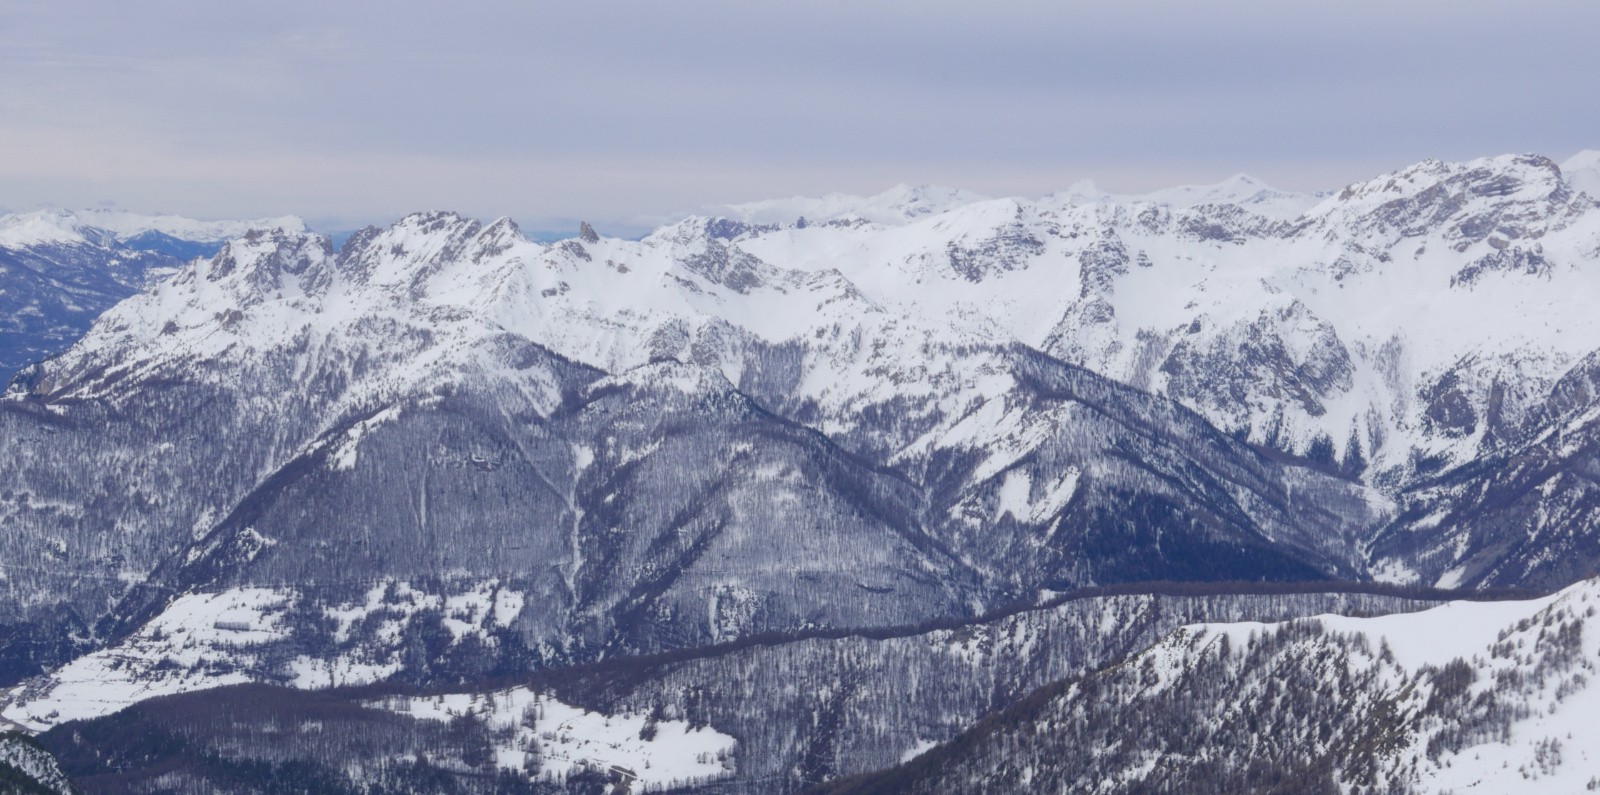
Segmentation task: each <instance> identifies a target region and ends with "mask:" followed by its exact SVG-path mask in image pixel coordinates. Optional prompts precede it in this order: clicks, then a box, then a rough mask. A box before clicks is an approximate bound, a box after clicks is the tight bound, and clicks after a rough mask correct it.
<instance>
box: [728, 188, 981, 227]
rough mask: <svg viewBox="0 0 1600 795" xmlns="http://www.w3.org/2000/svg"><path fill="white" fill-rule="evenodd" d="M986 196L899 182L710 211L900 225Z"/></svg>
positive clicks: (754, 218)
mask: <svg viewBox="0 0 1600 795" xmlns="http://www.w3.org/2000/svg"><path fill="white" fill-rule="evenodd" d="M986 198H987V197H986V196H982V195H979V194H977V193H973V192H971V191H966V190H961V189H959V188H946V187H940V186H936V185H915V186H913V185H906V184H901V185H896V186H894V187H892V188H890V189H888V190H886V191H884V192H882V193H879V194H877V195H875V196H852V195H848V194H843V193H830V194H827V195H826V196H821V197H806V196H795V197H793V198H789V199H773V200H768V201H760V202H752V203H748V204H735V205H729V206H726V207H717V208H711V209H710V213H711V214H713V215H719V216H723V217H726V218H730V219H733V220H737V221H742V222H744V223H749V224H779V225H788V224H793V223H795V222H796V221H797V220H798V219H800V218H804V219H805V220H806V222H807V223H810V224H818V223H830V222H831V223H848V222H852V221H866V222H868V223H874V224H881V225H884V226H901V225H904V224H906V223H909V222H911V221H915V220H917V219H920V218H926V217H928V216H931V215H938V214H941V213H946V212H949V211H951V210H953V209H956V208H958V207H962V206H965V205H968V204H972V203H974V202H980V201H983V200H985V199H986Z"/></svg>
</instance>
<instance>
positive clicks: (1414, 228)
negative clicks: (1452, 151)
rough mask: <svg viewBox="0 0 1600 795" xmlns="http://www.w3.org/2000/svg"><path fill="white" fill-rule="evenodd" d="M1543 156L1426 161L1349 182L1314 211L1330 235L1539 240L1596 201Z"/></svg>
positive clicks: (1459, 243) (1459, 242)
mask: <svg viewBox="0 0 1600 795" xmlns="http://www.w3.org/2000/svg"><path fill="white" fill-rule="evenodd" d="M1576 198H1577V196H1576V194H1574V192H1573V191H1572V189H1571V187H1570V186H1569V185H1568V184H1567V182H1566V180H1565V179H1564V178H1563V177H1562V174H1561V168H1560V167H1559V166H1557V165H1556V164H1555V162H1554V161H1552V160H1550V158H1547V157H1544V156H1542V155H1501V156H1498V157H1488V158H1480V159H1478V160H1472V161H1468V162H1465V163H1446V162H1443V161H1439V160H1425V161H1423V162H1421V163H1418V164H1416V165H1414V166H1411V167H1409V168H1406V169H1402V170H1400V171H1396V172H1393V173H1390V174H1386V175H1383V176H1381V177H1378V178H1376V179H1373V180H1368V181H1365V182H1358V183H1355V184H1352V185H1350V186H1348V187H1346V188H1345V189H1344V190H1342V191H1340V192H1339V193H1338V194H1337V195H1336V196H1334V197H1333V198H1331V199H1329V200H1327V201H1325V202H1323V203H1322V204H1321V205H1318V206H1317V207H1316V208H1314V209H1313V210H1312V211H1311V212H1310V213H1308V222H1309V223H1310V224H1311V225H1312V226H1313V227H1320V228H1321V229H1322V230H1323V231H1324V232H1325V233H1326V234H1328V235H1337V234H1341V233H1345V230H1355V231H1363V232H1377V233H1381V234H1383V235H1385V236H1386V237H1388V238H1389V239H1390V242H1398V240H1399V239H1403V238H1414V237H1425V236H1432V235H1435V234H1437V235H1440V236H1442V237H1443V238H1444V239H1445V241H1446V242H1448V243H1450V244H1451V245H1452V246H1453V247H1455V248H1456V250H1457V251H1462V250H1465V249H1466V248H1467V247H1468V246H1470V245H1472V244H1474V243H1478V242H1482V241H1484V240H1488V239H1491V238H1492V239H1496V240H1500V241H1501V242H1502V243H1503V242H1504V241H1507V240H1518V239H1523V238H1531V239H1537V238H1539V237H1543V236H1544V235H1545V234H1546V233H1547V232H1550V231H1553V230H1556V229H1561V228H1563V227H1565V226H1566V225H1567V223H1569V222H1570V221H1571V220H1572V218H1573V217H1575V216H1576V215H1577V214H1579V213H1581V212H1582V211H1584V210H1586V209H1589V208H1590V207H1591V206H1592V202H1587V201H1585V202H1575V201H1574V200H1575V199H1576Z"/></svg>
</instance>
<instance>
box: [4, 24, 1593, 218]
mask: <svg viewBox="0 0 1600 795" xmlns="http://www.w3.org/2000/svg"><path fill="white" fill-rule="evenodd" d="M7 17H8V19H7V21H6V24H5V25H4V26H3V28H0V146H3V147H4V150H5V151H6V152H8V153H10V154H11V156H10V157H8V158H5V159H4V162H3V164H0V185H3V186H4V188H0V205H7V206H11V207H17V208H26V207H30V206H36V205H39V204H42V203H52V204H59V205H68V206H87V205H94V204H98V203H100V202H102V201H107V200H110V201H115V202H117V203H119V204H121V205H122V206H125V207H129V208H134V209H140V210H166V211H172V212H182V213H187V214H192V215H199V216H213V217H214V216H243V215H249V216H257V215H268V214H276V213H282V212H296V213H300V214H302V215H305V216H308V217H310V218H313V219H324V223H325V224H329V225H341V224H353V223H358V222H365V221H369V220H380V219H384V218H388V217H392V216H394V215H397V214H399V213H403V212H406V211H409V210H413V209H419V208H427V207H452V208H456V209H461V210H463V211H466V212H471V213H475V214H480V215H501V214H509V215H513V216H516V217H518V218H520V219H523V220H524V221H525V222H528V223H532V224H535V225H539V224H561V223H565V222H567V221H569V220H570V219H573V218H577V217H590V218H595V219H601V220H606V221H610V222H612V223H615V224H619V225H627V224H628V223H630V222H631V223H633V224H638V223H641V222H642V221H643V219H648V218H654V217H660V216H664V215H667V214H670V213H672V212H673V211H675V210H679V209H682V208H686V207H694V206H698V205H703V204H707V203H712V202H729V201H744V200H753V199H759V198H765V197H772V196H785V195H791V194H796V193H821V192H826V191H853V192H869V193H870V192H876V191H877V190H880V189H882V188H883V187H886V186H887V185H890V184H894V183H897V182H937V183H944V184H955V185H960V186H963V187H967V188H970V189H973V190H976V191H980V192H983V193H988V194H992V195H1006V194H1030V195H1037V194H1041V193H1044V192H1048V191H1050V190H1053V189H1057V188H1061V187H1064V186H1066V185H1068V184H1071V183H1072V182H1075V181H1077V180H1078V179H1081V178H1086V177H1087V178H1093V179H1095V180H1096V181H1097V182H1099V183H1101V184H1102V185H1104V186H1107V187H1109V188H1112V189H1117V190H1125V191H1131V190H1144V189H1149V188H1154V187H1159V186H1163V185H1168V184H1174V183H1178V182H1188V181H1202V182H1203V181H1215V180H1218V179H1221V178H1223V177H1226V176H1228V175H1230V174H1232V173H1235V172H1238V171H1247V172H1250V173H1253V174H1255V175H1257V176H1259V177H1261V178H1263V179H1265V180H1267V181H1268V182H1271V183H1274V184H1277V185H1279V186H1281V187H1287V188H1326V187H1335V186H1337V185H1339V184H1342V183H1343V182H1345V181H1348V180H1351V179H1356V178H1360V177H1364V176H1370V175H1371V174H1373V173H1377V172H1378V171H1381V170H1384V169H1388V168H1392V167H1396V166H1399V165H1403V164H1405V163H1408V162H1411V161H1414V160H1417V159H1421V158H1424V157H1445V158H1464V157H1473V156H1478V155H1486V154H1495V153H1500V152H1506V151H1539V152H1545V153H1548V154H1551V155H1553V156H1556V157H1558V158H1559V157H1564V156H1566V155H1568V154H1570V153H1572V152H1574V151H1576V150H1578V149H1582V148H1585V147H1594V146H1597V145H1600V141H1597V140H1596V131H1597V130H1600V111H1597V110H1596V105H1595V103H1593V102H1592V101H1590V100H1589V99H1588V95H1589V93H1590V92H1592V88H1591V87H1590V86H1589V85H1588V84H1589V83H1590V82H1592V81H1591V78H1592V76H1593V75H1595V74H1600V48H1594V47H1593V46H1592V45H1591V44H1590V43H1589V42H1588V41H1587V39H1588V37H1589V36H1590V35H1591V32H1592V31H1593V30H1594V29H1595V26H1596V23H1597V22H1600V7H1597V6H1595V4H1594V3H1593V2H1591V1H1590V0H1569V1H1565V2H1562V1H1558V0H1547V1H1546V2H1531V3H1524V4H1522V5H1520V6H1519V7H1518V9H1517V10H1516V11H1515V12H1510V11H1508V10H1507V7H1505V6H1504V5H1503V4H1489V3H1482V2H1455V3H1446V2H1431V1H1429V2H1414V3H1404V4H1393V3H1375V2H1346V3H1333V4H1319V5H1316V6H1312V5H1310V4H1283V3H1266V2H1243V1H1238V2H1224V3H1220V4H1186V3H1177V2H1153V3H1143V4H1116V5H1111V4H1060V3H1032V2H1017V3H1007V4H981V5H980V4H967V3H950V2H920V3H909V2H904V3H903V2H875V3H844V2H826V1H825V2H818V3H809V4H789V5H786V6H783V7H776V6H774V5H773V4H752V3H735V2H693V1H692V0H691V1H688V2H681V3H650V4H646V3H625V2H612V1H609V0H601V1H600V2H591V3H567V4H559V5H558V4H548V6H547V4H528V3H520V2H515V3H514V2H477V3H463V4H437V3H427V4H424V3H410V2H384V3H377V2H351V3H341V4H337V5H336V6H335V7H332V8H330V7H328V4H324V3H310V2H302V1H301V0H289V1H287V2H275V3H271V4H266V3H228V4H217V3H200V2H184V1H179V0H173V1H171V2H155V3H140V4H110V5H107V4H90V3H85V2H52V3H24V4H20V5H16V4H14V7H12V8H9V9H8V11H7Z"/></svg>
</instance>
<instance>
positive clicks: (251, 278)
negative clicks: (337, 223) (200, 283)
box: [191, 229, 333, 300]
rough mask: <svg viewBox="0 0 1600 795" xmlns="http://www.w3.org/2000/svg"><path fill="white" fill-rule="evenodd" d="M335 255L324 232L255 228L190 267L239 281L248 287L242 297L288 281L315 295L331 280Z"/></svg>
mask: <svg viewBox="0 0 1600 795" xmlns="http://www.w3.org/2000/svg"><path fill="white" fill-rule="evenodd" d="M332 256H333V243H332V241H330V240H329V239H328V238H327V237H324V236H322V235H317V234H311V233H305V232H299V233H296V232H287V231H284V230H282V229H273V230H261V229H253V230H250V231H249V232H246V233H245V235H244V236H243V237H241V238H238V239H236V240H231V241H229V242H227V243H225V244H223V246H222V250H220V251H218V252H217V254H216V256H214V257H212V258H211V259H209V260H197V261H195V263H194V264H193V266H192V268H191V270H192V272H193V273H194V275H195V276H198V277H200V278H203V279H205V280H206V281H210V282H219V281H225V280H228V281H234V282H237V283H239V284H240V285H241V286H245V287H247V288H248V289H247V290H246V291H244V293H242V296H243V297H248V298H253V299H254V300H260V299H261V298H262V297H266V296H268V295H270V294H273V293H276V292H279V291H281V290H283V289H284V287H285V286H288V284H287V281H288V280H293V281H295V282H296V283H297V285H296V286H298V287H299V289H300V290H301V291H302V292H304V293H305V294H307V295H313V294H319V293H321V292H322V291H324V290H326V289H327V287H328V284H329V282H330V281H331V280H332V276H333V274H332V269H331V268H330V261H331V258H332Z"/></svg>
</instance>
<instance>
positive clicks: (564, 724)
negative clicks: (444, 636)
mask: <svg viewBox="0 0 1600 795" xmlns="http://www.w3.org/2000/svg"><path fill="white" fill-rule="evenodd" d="M374 706H380V707H383V708H386V709H389V710H392V711H395V712H399V713H402V714H406V715H410V716H412V717H415V718H419V719H424V720H440V721H448V720H452V719H455V718H459V717H462V716H472V717H474V718H476V719H478V720H481V721H483V722H484V723H486V724H487V725H488V727H489V729H490V731H491V733H493V734H494V735H495V736H496V737H498V738H500V739H499V740H498V743H499V744H498V745H497V746H496V748H495V754H496V758H497V761H498V764H499V766H500V767H501V768H503V769H506V770H512V771H520V770H522V769H523V765H524V762H525V760H526V759H527V757H528V756H529V754H533V755H535V756H537V758H538V759H539V764H540V773H539V776H540V777H541V778H548V779H558V778H561V777H565V776H567V775H570V774H571V773H573V772H576V771H577V770H579V769H581V768H585V767H587V768H595V769H600V770H608V769H614V768H620V769H623V770H626V771H629V772H630V773H631V775H632V776H634V778H633V783H634V784H636V785H638V786H641V787H665V786H669V785H683V784H693V783H697V782H704V781H709V780H711V779H714V778H718V777H721V776H724V775H727V774H729V773H731V772H732V767H731V765H732V761H731V760H732V758H733V751H734V747H735V745H736V744H737V743H736V741H735V740H734V738H732V737H730V736H728V735H726V734H721V733H719V732H717V731H714V730H712V729H710V728H690V727H689V724H688V723H686V722H684V721H679V720H658V721H652V720H650V718H649V717H648V716H645V715H634V714H619V715H606V714H602V713H598V712H590V711H588V710H584V709H581V708H578V707H574V706H570V705H568V704H565V703H562V702H561V701H559V700H557V699H556V698H554V697H552V696H549V695H546V694H542V693H538V692H535V691H533V690H529V689H528V688H525V687H513V688H510V689H506V690H499V691H495V692H492V693H476V694H474V693H454V694H449V695H442V696H423V697H417V698H408V699H390V700H385V701H380V702H377V703H376V704H375V705H374ZM647 724H648V725H651V726H652V727H653V729H654V735H653V736H651V737H650V739H645V738H644V736H645V735H647V734H648V733H649V732H648V731H647V730H646V726H647Z"/></svg>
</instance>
